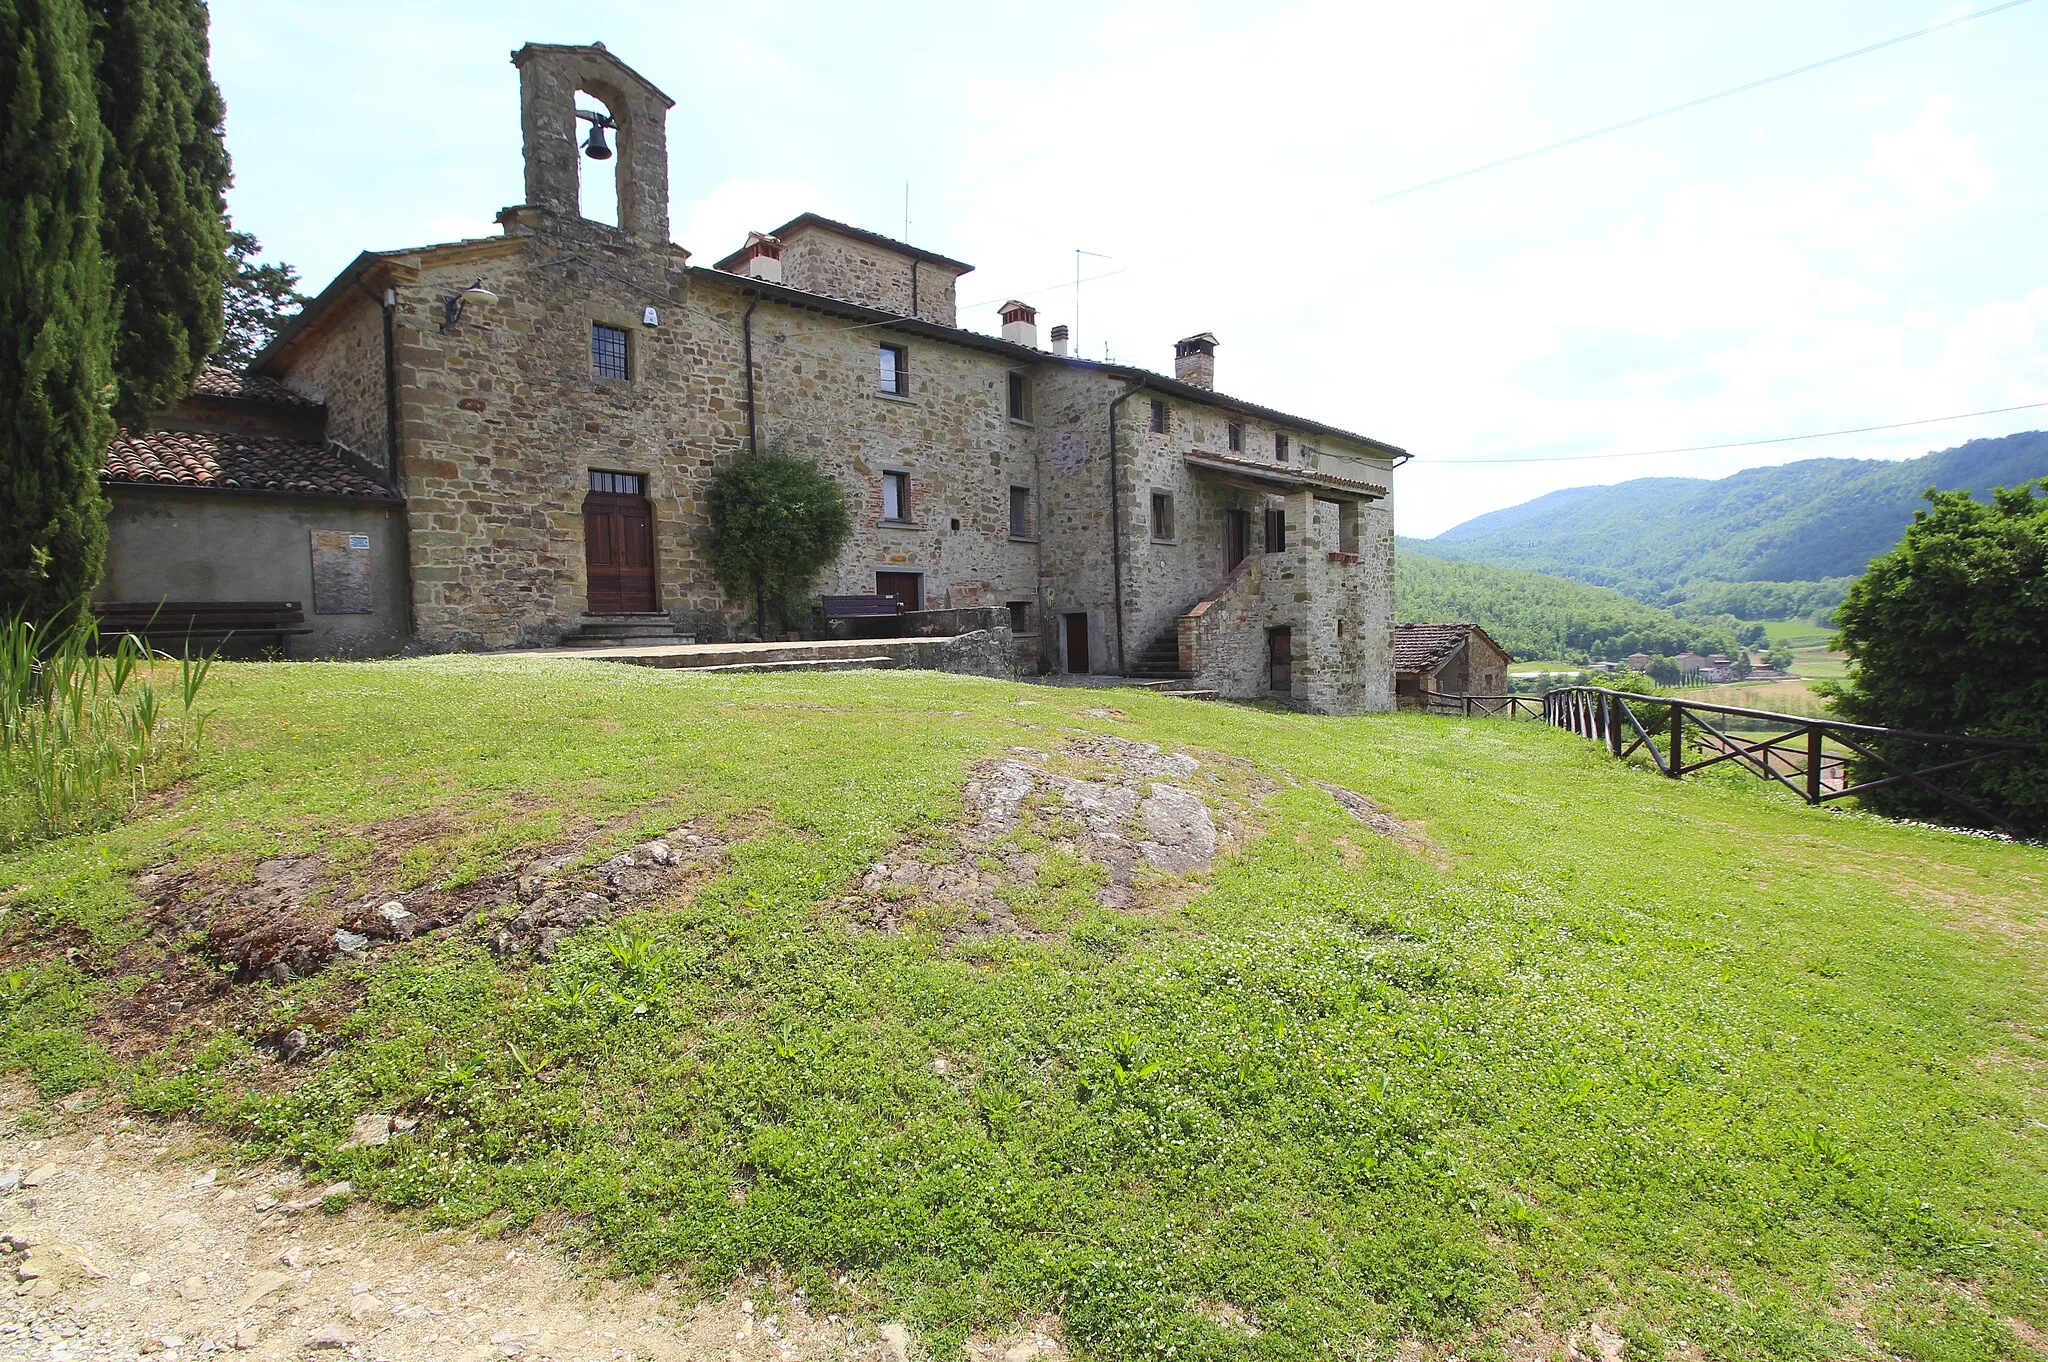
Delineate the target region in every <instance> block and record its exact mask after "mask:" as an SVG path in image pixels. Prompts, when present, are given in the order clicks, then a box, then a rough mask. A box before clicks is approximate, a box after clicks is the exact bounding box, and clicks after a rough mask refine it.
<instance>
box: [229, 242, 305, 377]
mask: <svg viewBox="0 0 2048 1362" xmlns="http://www.w3.org/2000/svg"><path fill="white" fill-rule="evenodd" d="M261 254H263V243H261V242H260V241H258V240H257V239H256V238H255V236H254V235H252V234H251V233H248V232H238V231H236V230H235V229H234V227H233V226H232V225H230V226H229V228H228V251H227V262H228V264H227V275H228V280H227V289H226V293H225V302H226V312H227V325H226V327H225V329H224V330H223V331H222V332H221V338H220V346H219V348H217V349H216V350H215V351H214V352H213V354H212V355H211V356H210V357H209V358H210V359H211V360H212V362H213V363H215V364H223V365H226V366H227V367H228V368H230V369H236V370H240V369H246V368H248V367H249V365H250V364H251V363H252V362H253V361H254V360H255V358H256V356H257V355H259V354H261V353H262V352H263V347H264V346H266V345H268V344H270V341H271V338H272V337H273V336H275V335H277V331H278V328H279V327H281V326H283V325H284V324H285V323H286V322H287V321H289V320H290V319H291V318H292V317H294V316H296V315H297V314H298V312H299V310H300V309H301V308H303V307H305V305H306V295H305V294H303V293H301V292H299V272H298V271H297V270H295V269H293V268H292V267H291V266H290V265H287V264H284V263H283V262H281V261H280V262H278V263H277V264H271V265H263V264H258V263H257V261H256V257H257V256H259V255H261Z"/></svg>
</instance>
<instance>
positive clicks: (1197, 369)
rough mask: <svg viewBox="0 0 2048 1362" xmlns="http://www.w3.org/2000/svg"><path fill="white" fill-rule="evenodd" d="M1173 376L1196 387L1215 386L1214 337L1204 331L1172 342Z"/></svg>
mask: <svg viewBox="0 0 2048 1362" xmlns="http://www.w3.org/2000/svg"><path fill="white" fill-rule="evenodd" d="M1173 376H1174V377H1175V378H1177V379H1179V380H1180V381H1181V382H1183V383H1186V384H1188V385H1189V386H1191V387H1196V388H1214V387H1215V386H1216V337H1215V336H1213V335H1211V334H1210V333H1209V332H1207V331H1204V332H1203V333H1202V334H1201V335H1199V336H1189V337H1188V338H1187V339H1186V340H1181V341H1175V342H1174V343H1173Z"/></svg>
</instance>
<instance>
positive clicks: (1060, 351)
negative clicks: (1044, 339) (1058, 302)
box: [1052, 322, 1067, 359]
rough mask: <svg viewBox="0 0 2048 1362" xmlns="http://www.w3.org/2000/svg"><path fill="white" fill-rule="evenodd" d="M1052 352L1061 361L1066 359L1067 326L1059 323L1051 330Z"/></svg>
mask: <svg viewBox="0 0 2048 1362" xmlns="http://www.w3.org/2000/svg"><path fill="white" fill-rule="evenodd" d="M1052 352H1053V353H1054V354H1055V355H1058V356H1059V357H1060V358H1061V359H1065V358H1066V357H1067V324H1066V323H1065V322H1061V323H1060V324H1059V325H1058V326H1055V327H1054V328H1053V329H1052Z"/></svg>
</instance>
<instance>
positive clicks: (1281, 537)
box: [1266, 506, 1287, 553]
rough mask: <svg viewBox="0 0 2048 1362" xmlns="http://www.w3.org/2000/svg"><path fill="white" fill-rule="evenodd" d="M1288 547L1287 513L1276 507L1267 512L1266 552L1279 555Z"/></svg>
mask: <svg viewBox="0 0 2048 1362" xmlns="http://www.w3.org/2000/svg"><path fill="white" fill-rule="evenodd" d="M1286 547H1287V512H1286V511H1284V510H1282V509H1281V508H1280V507H1278V506H1275V507H1273V508H1272V509H1271V510H1269V511H1267V512H1266V552H1268V553H1279V552H1281V551H1283V550H1284V549H1286Z"/></svg>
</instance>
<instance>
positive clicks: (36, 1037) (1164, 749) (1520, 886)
mask: <svg viewBox="0 0 2048 1362" xmlns="http://www.w3.org/2000/svg"><path fill="white" fill-rule="evenodd" d="M208 698H209V703H211V704H212V705H213V707H214V709H215V713H214V715H213V718H212V722H211V726H210V728H209V730H208V739H207V747H206V750H205V751H204V752H203V753H202V754H201V755H200V756H199V757H198V758H196V759H195V760H194V761H193V762H192V763H191V765H190V766H189V767H188V768H187V769H186V771H185V773H184V775H183V778H182V779H181V780H180V782H179V783H178V784H176V785H175V786H174V787H172V788H170V789H168V790H165V791H163V792H162V793H161V794H159V795H158V796H156V797H154V798H153V799H151V800H150V801H149V802H147V803H146V804H145V806H144V807H143V808H142V809H141V810H140V811H139V812H138V813H137V814H136V815H135V816H134V817H132V818H130V819H128V820H126V821H124V822H122V823H120V824H119V825H117V826H114V827H111V828H108V829H106V830H104V831H102V832H99V833H96V834H92V835H86V836H76V837H71V838H67V839H64V840H61V841H57V842H50V843H44V844H41V845H39V846H34V847H30V848H29V849H27V850H25V851H22V852H19V853H16V854H14V855H12V856H10V857H6V858H0V947H4V952H5V956H6V960H5V970H6V972H5V974H4V978H0V985H4V988H0V1019H4V1020H0V1061H4V1063H5V1064H6V1065H7V1066H8V1067H10V1068H12V1069H14V1070H15V1071H17V1072H18V1073H20V1074H21V1075H23V1076H24V1078H25V1079H26V1080H28V1081H32V1082H33V1083H34V1084H35V1085H36V1086H37V1087H38V1088H39V1089H40V1091H41V1092H42V1093H43V1094H44V1095H45V1097H46V1098H54V1097H55V1096H56V1095H57V1094H60V1093H64V1092H67V1091H72V1090H76V1089H84V1090H87V1091H88V1092H89V1093H91V1094H92V1096H91V1097H90V1098H89V1099H88V1102H87V1104H86V1106H85V1108H84V1110H83V1112H82V1113H80V1115H79V1116H77V1117H75V1118H74V1117H71V1116H67V1115H64V1114H61V1113H57V1112H55V1111H53V1110H51V1109H50V1108H48V1107H44V1108H42V1109H40V1110H32V1111H30V1112H29V1113H28V1114H27V1115H26V1116H25V1117H20V1118H18V1119H26V1120H31V1121H42V1122H52V1121H58V1120H66V1119H86V1118H90V1117H93V1116H94V1115H95V1113H100V1114H105V1113H109V1112H111V1111H114V1110H121V1109H125V1110H126V1111H127V1112H128V1113H129V1114H130V1115H134V1116H137V1117H139V1118H141V1119H145V1120H147V1119H155V1118H160V1117H169V1116H173V1115H179V1116H189V1117H193V1118H196V1119H199V1120H202V1121H204V1122H207V1123H209V1124H210V1126H211V1128H212V1129H213V1130H214V1131H215V1132H217V1134H218V1135H219V1136H220V1137H221V1138H223V1139H227V1140H231V1141H235V1142H238V1143H239V1145H240V1147H241V1148H242V1149H243V1150H244V1151H245V1152H246V1153H247V1155H248V1156H249V1157H252V1158H255V1157H283V1158H287V1159H291V1160H296V1161H300V1162H301V1163H303V1164H304V1165H305V1166H306V1167H307V1168H308V1169H309V1170H311V1171H313V1172H315V1173H317V1174H318V1175H319V1176H322V1177H331V1178H336V1179H342V1178H345V1179H347V1180H348V1181H349V1182H350V1183H351V1184H352V1186H353V1188H354V1190H355V1194H356V1195H357V1196H358V1197H361V1198H363V1199H366V1200H368V1201H369V1202H372V1203H375V1204H379V1205H383V1206H387V1207H391V1208H394V1209H396V1210H399V1211H401V1212H403V1213H407V1214H411V1215H414V1216H417V1217H418V1218H419V1219H420V1220H422V1221H423V1222H427V1223H436V1224H454V1225H465V1226H473V1227H478V1228H481V1229H483V1230H485V1231H486V1232H491V1233H504V1234H508V1235H510V1234H518V1233H530V1234H545V1235H546V1236H548V1237H550V1238H553V1239H556V1240H559V1241H563V1242H565V1243H567V1244H568V1245H570V1246H571V1247H574V1248H577V1249H579V1250H581V1251H583V1252H585V1253H587V1254H588V1255H589V1259H588V1260H589V1261H590V1262H591V1264H592V1265H593V1267H594V1268H595V1269H596V1270H599V1271H616V1272H623V1273H640V1274H651V1273H675V1274H679V1275H680V1277H681V1278H682V1279H683V1280H684V1281H686V1282H694V1283H696V1284H698V1285H699V1286H701V1287H702V1288H703V1289H705V1290H707V1291H708V1290H716V1289H719V1288H721V1287H723V1286H724V1285H726V1284H727V1283H730V1282H732V1281H733V1280H735V1279H736V1278H743V1277H744V1274H747V1273H750V1272H757V1271H759V1270H761V1269H763V1268H766V1267H773V1268H776V1269H778V1270H779V1274H780V1275H779V1276H777V1277H774V1278H773V1279H772V1284H770V1285H759V1286H756V1287H755V1288H753V1289H755V1290H756V1291H757V1292H759V1293H762V1299H763V1308H767V1307H768V1304H769V1301H768V1296H769V1295H771V1294H772V1293H774V1292H775V1291H778V1290H779V1291H790V1290H793V1289H795V1288H796V1287H799V1286H800V1287H802V1288H803V1289H804V1291H805V1292H806V1293H807V1298H808V1299H809V1300H810V1301H811V1302H812V1304H813V1308H816V1309H836V1310H840V1311H843V1312H846V1313H847V1314H850V1315H853V1316H857V1317H865V1318H868V1319H870V1320H873V1319H881V1318H889V1319H902V1320H907V1321H909V1322H910V1323H911V1325H912V1327H913V1329H914V1331H915V1333H916V1336H917V1339H918V1346H919V1347H920V1348H923V1349H927V1350H929V1352H930V1354H931V1355H932V1356H935V1357H958V1356H962V1355H963V1353H962V1349H963V1348H964V1346H965V1345H966V1343H967V1342H968V1341H970V1340H974V1339H985V1338H992V1337H996V1336H999V1335H1001V1334H1002V1333H1003V1332H1004V1330H1005V1329H1006V1328H1008V1327H1010V1326H1011V1325H1013V1324H1014V1323H1015V1321H1017V1320H1019V1319H1023V1318H1036V1317H1039V1316H1043V1315H1049V1316H1052V1317H1053V1318H1055V1319H1056V1320H1057V1327H1058V1329H1059V1330H1060V1331H1061V1333H1062V1334H1063V1335H1064V1337H1065V1338H1066V1340H1067V1342H1068V1344H1069V1346H1070V1347H1071V1348H1072V1349H1073V1352H1074V1354H1075V1355H1076V1356H1077V1357H1082V1358H1117V1359H1123V1358H1139V1357H1174V1358H1179V1359H1189V1358H1274V1359H1278V1358H1302V1357H1313V1356H1328V1357H1333V1358H1365V1357H1378V1356H1392V1355H1393V1354H1394V1352H1395V1350H1396V1349H1399V1348H1405V1349H1406V1351H1403V1352H1401V1354H1400V1355H1401V1356H1402V1357H1404V1358H1449V1357H1452V1356H1456V1357H1460V1358H1487V1357H1492V1358H1501V1357H1514V1358H1537V1357H1542V1358H1548V1357H1553V1356H1556V1357H1561V1356H1564V1355H1565V1349H1566V1347H1567V1341H1568V1340H1569V1339H1570V1338H1572V1337H1574V1336H1578V1337H1580V1338H1581V1339H1582V1340H1583V1339H1585V1338H1587V1337H1588V1334H1587V1333H1586V1331H1587V1330H1589V1329H1590V1328H1591V1327H1592V1326H1593V1325H1595V1324H1597V1325H1598V1326H1599V1327H1600V1328H1602V1329H1605V1330H1610V1331H1612V1332H1613V1333H1614V1334H1615V1335H1618V1336H1620V1337H1624V1338H1625V1339H1626V1340H1627V1352H1626V1356H1628V1357H1629V1358H1637V1357H1645V1358H1655V1357H1670V1358H1696V1357H1710V1358H1744V1359H1759V1360H1762V1359H1771V1362H1781V1360H1782V1359H1819V1358H1843V1357H1869V1358H1913V1359H1919V1362H1954V1360H1956V1359H1989V1358H2020V1357H2027V1356H2033V1355H2035V1354H2034V1353H2033V1352H2032V1351H2031V1350H2030V1348H2029V1345H2028V1342H2027V1340H2032V1339H2038V1338H2039V1334H2038V1333H2037V1332H2035V1331H2037V1330H2042V1329H2048V1242H2044V1239H2043V1233H2044V1231H2048V1143H2044V1142H2043V1140H2042V1139H2041V1132H2042V1130H2043V1128H2044V1125H2043V1123H2044V1122H2048V1091H2044V1087H2043V1074H2044V1072H2048V1033H2044V1030H2043V1023H2042V1015H2043V1004H2044V1001H2048V985H2044V965H2048V935H2044V927H2048V852H2044V851H2043V850H2041V849H2038V848H2032V847H2026V846H2019V845H2013V844H2006V843H2001V842H1998V841H1993V840H1987V839H1980V838H1973V837H1968V836H1963V835H1959V834H1955V833H1949V832H1942V831H1935V830H1929V829H1922V828H1916V827H1909V826H1901V825H1894V824H1890V823H1886V822H1883V821H1880V820H1877V819H1874V818H1870V817H1866V816H1863V815H1858V814H1845V813H1841V812H1830V811H1825V810H1815V809H1808V808H1806V807H1804V806H1803V805H1801V804H1799V803H1798V802H1796V801H1795V800H1793V799H1791V798H1790V797H1789V796H1785V795H1783V794H1782V793H1781V792H1774V791H1773V790H1772V789H1770V788H1767V787H1765V786H1764V785H1763V784H1761V783H1759V782H1756V781H1754V780H1751V779H1748V778H1746V777H1743V776H1740V775H1738V774H1734V773H1714V774H1710V775H1709V776H1708V777H1704V778H1700V779H1695V780H1687V781H1682V782H1674V781H1668V780H1664V779H1662V778H1660V777H1658V776H1657V775H1655V774H1654V772H1651V771H1648V770H1645V769H1641V768H1636V767H1627V766H1622V765H1618V764H1616V763H1614V762H1613V761H1611V760H1610V759H1609V758H1607V757H1606V756H1605V755H1604V754H1603V753H1602V752H1601V751H1600V750H1599V749H1597V748H1595V747H1593V746H1592V745H1590V744H1587V743H1584V742H1582V741H1580V740H1578V739H1575V738H1573V737H1571V736H1570V735H1567V734H1565V733H1562V732H1557V731H1553V730H1549V729H1546V728H1543V727H1541V726H1538V725H1535V724H1531V723H1526V722H1521V723H1518V722H1510V721H1506V720H1457V719H1435V718H1430V717H1426V716H1421V715H1415V714H1402V715H1387V716H1368V717H1360V718H1351V719H1325V718H1311V717H1303V716H1298V715H1294V714H1288V713H1281V712H1276V711H1272V710H1268V709H1263V708H1257V707H1247V706H1237V705H1222V704H1209V705H1205V704H1200V703H1194V702H1188V701H1179V700H1173V699H1169V698H1163V697H1159V696H1154V695H1150V694H1147V693H1143V692H1140V691H1134V690H1079V689H1053V688H1042V687H1034V686H1028V685H1012V684H1006V683H999V682H991V681H980V680H973V679H965V678H954V677H942V676H935V675H931V674H920V673H908V672H904V673H890V672H875V673H844V674H837V675H831V676H812V677H746V676H738V677H735V676H722V677H711V676H702V675H691V674H688V673H676V672H659V671H648V670H637V669H633V668H624V667H612V666H607V665H605V664H602V663H598V662H579V661H566V662H542V661H534V660H524V661H519V660H510V659H490V658H439V659H429V660H419V661H405V662H392V663H376V664H355V665H349V664H331V665H323V664H292V665H232V664H231V665H226V666H223V667H222V668H221V670H220V672H219V673H218V675H217V677H216V680H215V682H214V684H213V688H212V689H211V691H210V692H209V696H208ZM1205 826H1206V827H1210V828H1212V829H1213V837H1214V842H1213V845H1211V843H1210V842H1209V841H1207V840H1205V834H1204V833H1203V828H1204V827H1205ZM657 842H658V843H659V846H658V847H657V846H656V845H655V843H657ZM636 848H637V850H635V849H636ZM1212 852H1213V859H1212V856H1211V853H1212ZM619 853H627V855H626V856H625V858H624V859H623V860H620V859H614V858H615V857H617V856H618V855H619ZM1141 853H1142V854H1141ZM390 903H397V904H399V905H401V907H400V908H399V909H398V910H397V916H395V917H394V916H392V915H391V914H390V913H389V912H388V911H387V912H386V913H384V914H381V915H380V913H379V909H380V907H382V906H383V905H387V904H390ZM380 916H381V919H382V920H383V921H384V922H385V923H386V927H385V928H378V927H377V926H376V923H377V921H378V920H379V919H380ZM399 924H403V925H402V926H401V925H399ZM572 928H580V929H574V930H572ZM415 929H418V930H417V931H415ZM337 931H342V932H353V933H357V934H356V935H352V936H346V937H342V938H339V940H341V941H342V943H343V944H344V946H345V947H346V949H343V950H341V951H338V952H337V951H335V950H333V943H334V942H335V941H336V940H337V938H336V937H335V933H336V932H337ZM408 936H410V939H404V938H406V937H408ZM366 1112H368V1113H395V1114H402V1115H404V1116H406V1117H408V1118H410V1119H416V1120H417V1121H418V1122H419V1125H418V1126H417V1128H415V1129H413V1130H411V1131H410V1132H409V1133H406V1134H403V1135H400V1136H398V1137H396V1138H393V1139H392V1140H391V1141H390V1143H388V1144H385V1145H382V1146H375V1147H365V1146H361V1145H353V1146H352V1145H350V1144H349V1143H348V1136H349V1132H350V1127H351V1122H352V1121H353V1120H354V1118H356V1117H357V1116H359V1115H361V1114H363V1113H366ZM1583 1346H1584V1347H1587V1348H1591V1347H1592V1346H1593V1345H1592V1344H1591V1343H1584V1344H1583Z"/></svg>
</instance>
